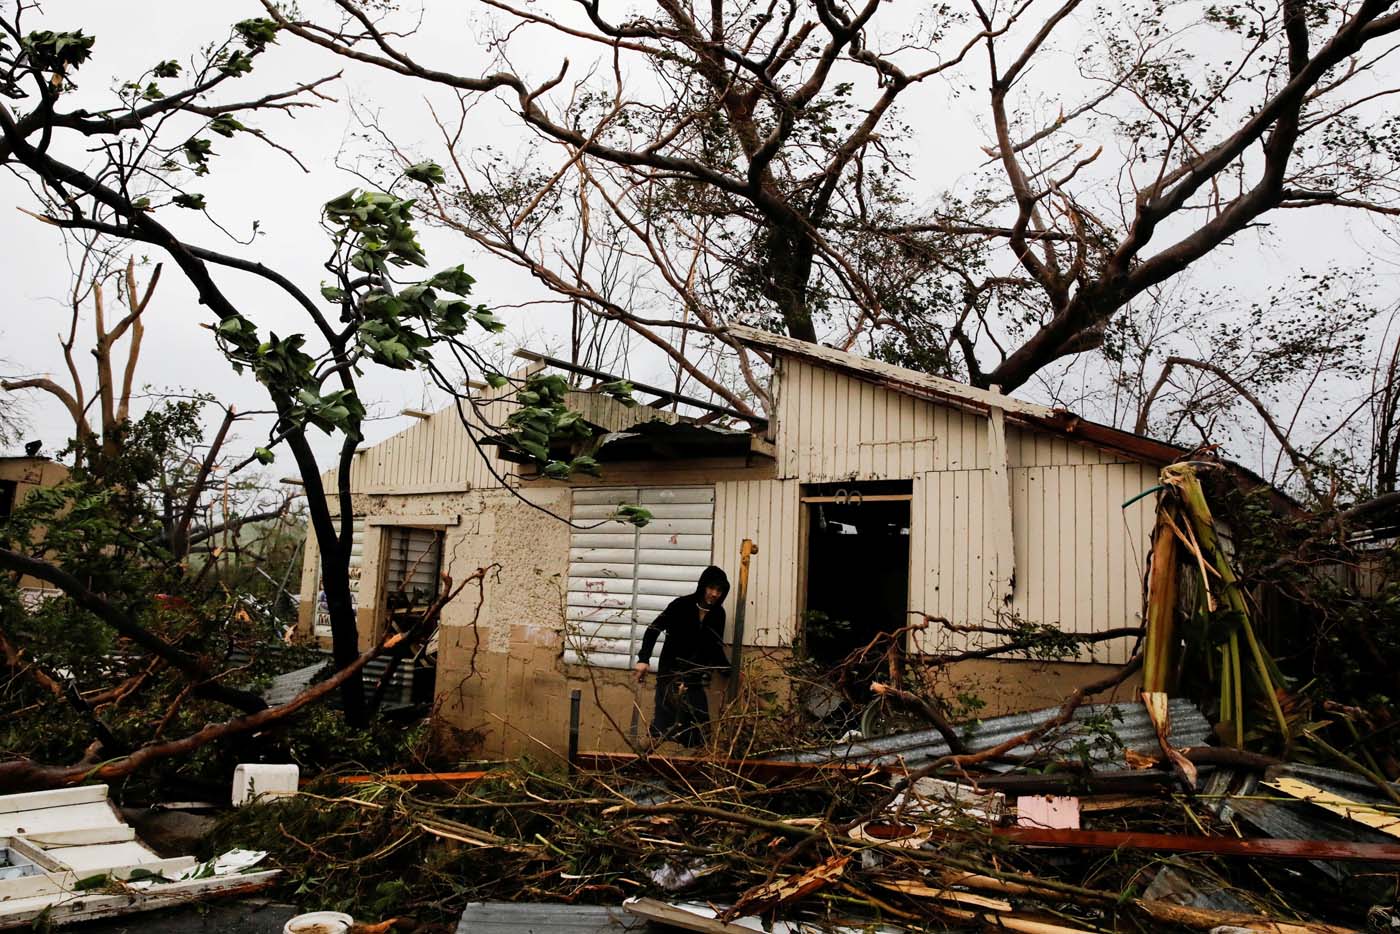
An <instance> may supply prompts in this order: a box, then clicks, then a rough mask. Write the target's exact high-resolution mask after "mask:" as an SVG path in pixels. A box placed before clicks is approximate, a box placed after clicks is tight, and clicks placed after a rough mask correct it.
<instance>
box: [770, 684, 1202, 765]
mask: <svg viewBox="0 0 1400 934" xmlns="http://www.w3.org/2000/svg"><path fill="white" fill-rule="evenodd" d="M1058 709H1059V708H1057V707H1049V708H1046V709H1044V710H1033V711H1030V712H1027V713H1018V714H1013V715H1011V716H1006V717H995V718H992V719H990V720H983V721H981V722H979V723H978V724H976V726H974V727H972V728H969V729H966V730H965V735H967V737H968V739H967V745H968V748H969V749H970V750H972V751H974V752H976V751H978V750H981V749H990V748H992V747H993V746H997V745H1000V744H1001V743H1003V742H1005V741H1007V740H1009V739H1011V738H1013V737H1015V736H1017V735H1018V734H1021V733H1024V732H1026V731H1027V730H1029V729H1031V728H1033V727H1035V726H1036V725H1037V724H1040V723H1044V722H1045V721H1046V720H1048V719H1050V718H1051V717H1052V716H1054V715H1055V713H1056V712H1057V710H1058ZM1169 710H1170V713H1171V726H1172V728H1171V734H1170V736H1169V737H1168V738H1169V739H1170V740H1171V744H1172V745H1173V746H1176V747H1182V746H1200V745H1202V744H1204V743H1205V741H1206V738H1207V737H1208V736H1210V723H1208V722H1207V721H1206V718H1205V717H1203V716H1201V712H1200V711H1199V710H1197V709H1196V707H1195V705H1194V704H1192V703H1191V702H1190V701H1188V700H1185V699H1184V698H1173V699H1172V701H1171V703H1170V706H1169ZM1105 715H1110V716H1111V717H1112V719H1111V723H1112V728H1113V733H1114V735H1115V736H1116V737H1117V738H1118V741H1119V742H1120V743H1121V744H1122V747H1123V748H1127V749H1132V750H1135V751H1139V752H1155V751H1157V749H1158V746H1157V734H1156V732H1155V731H1154V730H1153V729H1152V722H1151V721H1150V720H1149V719H1148V718H1147V711H1146V709H1145V708H1144V707H1143V706H1142V704H1140V703H1137V702H1135V701H1134V702H1128V703H1123V704H1093V705H1090V706H1086V707H1080V708H1079V709H1078V710H1077V711H1075V713H1074V719H1073V720H1072V721H1071V722H1069V723H1067V724H1065V725H1064V726H1063V727H1060V728H1059V729H1056V730H1053V731H1051V733H1050V734H1049V735H1047V736H1044V737H1042V738H1041V739H1040V740H1039V741H1038V742H1036V743H1034V744H1033V745H1025V744H1023V745H1020V746H1017V747H1015V748H1014V749H1012V750H1011V752H1010V753H1009V754H1010V755H1027V754H1029V753H1032V752H1036V751H1037V750H1040V751H1050V750H1053V751H1054V752H1056V753H1058V754H1061V755H1065V754H1069V753H1071V752H1073V746H1074V744H1075V743H1076V742H1078V741H1080V740H1083V741H1084V742H1085V743H1086V744H1087V746H1088V754H1089V757H1090V758H1091V759H1092V760H1093V762H1094V768H1095V770H1097V771H1104V770H1108V769H1121V768H1123V767H1124V766H1125V762H1124V757H1123V753H1122V751H1121V749H1119V748H1117V747H1115V746H1112V745H1110V744H1105V743H1102V742H1098V743H1096V742H1095V741H1094V740H1095V738H1096V737H1095V735H1094V733H1093V731H1091V730H1090V729H1088V728H1087V727H1085V726H1084V723H1085V721H1087V720H1091V719H1096V718H1100V717H1103V716H1105ZM948 754H949V749H948V744H947V742H945V741H944V739H943V737H942V736H941V735H939V733H938V731H937V730H916V731H914V732H910V733H896V734H894V735H892V736H883V737H880V738H879V739H873V740H865V741H861V742H856V743H842V744H839V745H836V746H830V747H827V748H826V749H818V750H812V751H808V752H802V753H799V754H797V755H795V756H793V758H794V759H795V760H796V761H798V762H825V761H829V760H841V761H847V762H860V763H868V764H872V765H889V764H894V763H897V762H901V761H902V762H903V763H904V764H905V765H906V766H911V767H912V766H919V765H923V764H925V763H927V762H931V761H933V760H934V759H937V758H939V757H940V756H946V755H948ZM991 768H998V766H996V765H995V764H992V765H991Z"/></svg>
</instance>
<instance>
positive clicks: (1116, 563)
mask: <svg viewBox="0 0 1400 934" xmlns="http://www.w3.org/2000/svg"><path fill="white" fill-rule="evenodd" d="M1104 472H1105V473H1106V474H1107V475H1108V477H1109V484H1108V503H1107V510H1106V511H1107V512H1108V524H1109V528H1110V530H1111V533H1110V535H1109V536H1108V541H1109V549H1110V551H1111V554H1110V556H1109V560H1108V561H1107V562H1105V567H1107V568H1108V585H1109V587H1110V588H1111V589H1110V593H1109V611H1108V616H1109V623H1108V625H1110V626H1131V625H1133V622H1134V620H1133V594H1134V593H1135V592H1136V589H1135V588H1134V586H1133V582H1134V581H1135V580H1136V574H1134V572H1133V559H1132V549H1131V548H1130V547H1128V542H1127V536H1128V528H1127V523H1126V521H1125V520H1126V519H1127V516H1126V515H1125V514H1124V512H1123V502H1124V501H1125V500H1127V498H1128V496H1129V494H1128V478H1127V471H1126V470H1125V469H1124V466H1123V465H1122V464H1105V465H1104ZM1127 650H1128V646H1127V645H1126V644H1123V645H1118V646H1117V647H1116V650H1115V653H1114V654H1115V656H1116V658H1115V660H1114V661H1115V663H1116V664H1122V663H1123V662H1126V661H1127V658H1126V657H1124V655H1125V653H1126V652H1127Z"/></svg>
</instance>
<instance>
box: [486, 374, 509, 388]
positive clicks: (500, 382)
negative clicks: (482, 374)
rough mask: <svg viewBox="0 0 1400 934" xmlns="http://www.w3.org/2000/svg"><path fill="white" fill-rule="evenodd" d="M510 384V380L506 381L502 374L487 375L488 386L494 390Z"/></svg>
mask: <svg viewBox="0 0 1400 934" xmlns="http://www.w3.org/2000/svg"><path fill="white" fill-rule="evenodd" d="M508 383H510V380H508V379H506V378H505V377H504V376H502V375H501V374H500V373H487V374H486V385H488V386H490V387H491V388H492V389H501V388H503V387H504V386H506V385H507V384H508Z"/></svg>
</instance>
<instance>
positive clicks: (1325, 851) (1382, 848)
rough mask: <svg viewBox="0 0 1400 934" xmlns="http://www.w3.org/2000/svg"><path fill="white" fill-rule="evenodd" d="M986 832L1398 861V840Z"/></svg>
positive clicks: (1106, 845) (1041, 840)
mask: <svg viewBox="0 0 1400 934" xmlns="http://www.w3.org/2000/svg"><path fill="white" fill-rule="evenodd" d="M989 831H990V832H991V833H993V834H995V835H996V836H998V837H1002V838H1003V839H1006V840H1010V841H1012V842H1013V843H1023V844H1028V845H1031V846H1055V847H1073V848H1075V849H1093V850H1152V851H1157V852H1163V853H1216V854H1219V855H1221V856H1263V857H1271V858H1275V859H1308V860H1312V859H1337V860H1358V861H1363V862H1377V863H1400V843H1352V842H1349V841H1345V840H1281V839H1274V838H1271V837H1262V838H1260V837H1255V838H1246V839H1238V838H1235V837H1201V836H1191V835H1185V834H1166V833H1135V832H1132V831H1116V830H1046V829H1042V828H1039V827H993V828H989Z"/></svg>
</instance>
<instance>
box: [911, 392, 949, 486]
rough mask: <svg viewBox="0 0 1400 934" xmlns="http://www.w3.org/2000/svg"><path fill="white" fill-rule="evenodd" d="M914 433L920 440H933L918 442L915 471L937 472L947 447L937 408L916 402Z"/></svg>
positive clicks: (922, 401) (915, 454)
mask: <svg viewBox="0 0 1400 934" xmlns="http://www.w3.org/2000/svg"><path fill="white" fill-rule="evenodd" d="M914 431H916V433H917V435H918V437H920V438H932V441H920V442H918V448H917V449H916V452H914V469H916V471H918V472H920V473H923V472H925V471H937V469H938V466H939V458H941V456H942V449H944V445H945V441H944V431H942V428H941V427H939V423H938V409H937V407H935V406H931V405H928V403H927V402H924V400H921V399H920V400H916V402H914Z"/></svg>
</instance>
